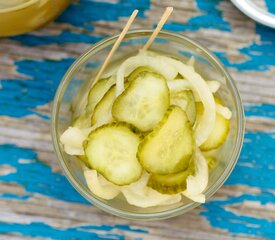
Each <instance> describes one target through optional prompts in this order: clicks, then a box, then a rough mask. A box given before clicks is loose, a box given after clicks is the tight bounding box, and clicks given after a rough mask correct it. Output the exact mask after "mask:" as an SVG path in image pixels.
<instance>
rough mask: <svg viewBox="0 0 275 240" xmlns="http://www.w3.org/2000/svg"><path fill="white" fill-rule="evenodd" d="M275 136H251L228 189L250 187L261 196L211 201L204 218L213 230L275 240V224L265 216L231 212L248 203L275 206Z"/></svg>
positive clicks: (207, 205)
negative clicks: (254, 188)
mask: <svg viewBox="0 0 275 240" xmlns="http://www.w3.org/2000/svg"><path fill="white" fill-rule="evenodd" d="M272 135H273V134H272V133H259V132H258V133H247V134H246V135H245V141H244V145H243V149H242V153H241V156H240V158H239V160H238V162H237V165H236V167H235V169H234V171H233V172H232V174H231V175H230V177H229V179H228V180H227V181H226V183H225V185H227V186H231V185H236V184H240V185H247V186H248V187H257V188H259V190H260V193H259V194H246V193H243V194H241V195H240V196H228V197H227V198H226V199H218V200H212V201H211V200H210V201H209V202H208V203H207V204H205V205H203V206H204V209H205V210H204V211H203V212H201V213H200V214H201V215H202V216H205V217H206V219H207V220H208V221H209V223H210V224H211V226H213V227H215V228H221V229H224V230H227V231H229V232H230V233H231V234H238V235H240V234H242V235H248V236H257V237H264V238H268V239H274V238H273V237H274V229H275V221H274V220H270V219H265V218H262V217H261V216H258V217H257V216H255V217H253V216H247V215H245V214H241V213H240V214H237V213H234V212H233V211H230V210H229V208H230V207H234V205H238V204H242V203H244V202H245V201H252V202H259V203H260V204H262V205H265V204H268V203H269V204H272V203H274V202H275V194H274V192H272V191H274V189H275V181H274V169H275V156H274V152H275V138H274V137H273V136H272Z"/></svg>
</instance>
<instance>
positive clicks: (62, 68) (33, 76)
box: [0, 58, 74, 117]
mask: <svg viewBox="0 0 275 240" xmlns="http://www.w3.org/2000/svg"><path fill="white" fill-rule="evenodd" d="M73 61H74V59H72V58H68V59H63V60H60V61H50V60H44V61H36V60H22V61H18V62H16V66H17V72H18V73H21V74H24V75H26V78H27V79H4V80H1V85H2V89H1V90H0V115H6V116H10V117H23V116H26V115H29V114H33V113H35V108H36V107H38V106H41V105H44V104H47V103H48V102H50V101H52V99H53V97H54V94H55V91H56V89H57V87H58V85H59V82H60V80H61V79H62V77H63V75H64V74H65V72H66V71H67V69H68V68H69V66H70V65H71V64H72V63H73ZM18 102H20V104H18Z"/></svg>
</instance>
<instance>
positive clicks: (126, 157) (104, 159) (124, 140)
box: [84, 123, 142, 186]
mask: <svg viewBox="0 0 275 240" xmlns="http://www.w3.org/2000/svg"><path fill="white" fill-rule="evenodd" d="M139 143H140V137H139V135H137V134H135V133H134V132H133V131H132V130H131V129H130V128H129V127H128V126H127V124H123V123H110V124H106V125H103V126H101V127H99V128H97V129H96V130H94V131H92V132H91V133H90V135H89V137H88V140H87V141H86V142H85V143H84V151H85V155H86V157H87V159H88V162H89V164H90V166H91V168H92V169H95V170H97V171H98V172H99V173H100V174H102V175H103V176H104V177H105V178H106V179H107V180H109V181H110V182H112V183H114V184H116V185H120V186H121V185H127V184H130V183H133V182H135V181H137V180H138V179H139V178H140V176H141V174H142V167H141V165H140V163H139V162H138V160H137V157H136V153H137V148H138V145H139Z"/></svg>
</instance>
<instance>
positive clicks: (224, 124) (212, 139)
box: [196, 97, 230, 151]
mask: <svg viewBox="0 0 275 240" xmlns="http://www.w3.org/2000/svg"><path fill="white" fill-rule="evenodd" d="M215 102H216V104H220V105H222V106H223V103H222V101H221V100H220V99H219V98H217V97H215ZM196 106H197V115H198V116H201V114H202V112H203V105H202V103H201V102H198V103H196ZM229 129H230V120H228V119H226V118H224V117H223V116H222V115H221V114H219V113H217V112H216V120H215V125H214V129H213V130H212V132H211V133H210V135H209V137H208V138H207V139H206V141H205V142H204V143H203V144H202V145H201V146H200V149H201V150H202V151H210V150H213V149H216V148H218V147H220V146H221V145H223V144H224V142H225V140H226V138H227V135H228V133H229Z"/></svg>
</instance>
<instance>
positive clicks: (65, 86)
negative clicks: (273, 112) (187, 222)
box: [51, 29, 244, 220]
mask: <svg viewBox="0 0 275 240" xmlns="http://www.w3.org/2000/svg"><path fill="white" fill-rule="evenodd" d="M151 34H152V31H151V30H144V29H141V30H133V31H129V32H128V33H127V35H126V36H125V38H124V40H123V42H122V44H121V46H120V47H119V49H118V50H117V52H116V53H115V55H114V56H113V58H112V64H117V63H119V62H120V61H121V60H123V59H125V58H126V57H129V56H131V55H134V54H136V53H137V51H138V50H139V49H140V48H141V47H142V46H143V45H144V43H145V42H146V40H147V39H148V37H149V36H150V35H151ZM117 38H118V35H115V36H111V37H108V38H105V39H104V40H102V41H100V42H98V43H97V44H95V45H93V46H91V47H90V48H89V49H88V50H86V51H85V52H84V53H83V54H82V55H81V56H80V57H79V58H78V59H77V60H76V61H75V62H74V63H73V64H72V66H71V67H70V68H69V70H68V71H67V73H66V74H65V76H64V77H63V79H62V81H61V83H60V85H59V87H58V89H57V92H56V95H55V99H54V103H53V107H52V118H51V133H52V140H53V145H54V149H55V152H56V155H57V158H58V161H59V163H60V166H61V168H62V169H63V171H64V173H65V175H66V177H67V178H68V180H69V181H70V183H71V184H72V185H73V186H74V188H75V189H76V190H77V191H78V192H79V193H80V194H81V195H82V196H83V197H84V198H86V199H87V200H88V201H89V202H91V203H92V204H93V205H95V206H97V207H98V208H100V209H102V210H104V211H107V212H109V213H112V214H114V215H117V216H120V217H124V218H128V219H144V220H153V219H163V218H169V217H173V216H177V215H179V214H182V213H184V212H187V211H189V210H191V209H193V208H195V207H196V206H198V205H199V203H195V202H193V201H191V200H188V199H183V200H182V201H181V202H180V203H177V204H172V205H169V206H158V207H150V208H139V207H135V206H132V205H130V204H128V203H127V202H126V201H125V200H124V199H123V196H120V197H116V198H115V199H113V200H104V199H101V198H99V197H97V196H96V195H94V194H93V193H92V192H91V191H90V190H89V188H88V187H87V184H86V181H85V178H84V176H83V170H82V163H81V161H80V160H78V159H77V158H75V157H73V156H69V155H67V154H66V153H65V152H64V149H63V147H62V144H61V143H60V141H59V138H60V135H61V134H62V133H63V132H64V130H65V129H66V128H67V127H68V126H69V125H70V124H71V119H72V111H71V107H72V105H75V104H76V103H77V104H80V105H81V98H83V96H85V95H87V91H88V89H89V85H91V82H92V80H93V78H94V76H95V74H96V73H97V71H98V67H99V66H101V64H102V63H103V61H104V60H105V58H106V56H107V54H108V53H109V51H110V49H111V47H112V46H113V44H114V42H115V41H116V39H117ZM150 50H153V51H158V52H160V53H163V54H167V55H173V56H175V57H177V58H180V59H182V60H186V59H188V58H189V57H190V56H194V58H195V60H196V62H195V69H196V71H197V72H199V73H200V74H201V75H202V76H203V77H204V78H205V79H207V80H216V81H219V82H220V83H221V88H220V89H219V91H218V95H219V97H220V98H221V99H222V100H223V101H224V103H225V104H226V106H228V107H229V108H230V109H231V111H232V113H233V115H232V118H231V120H230V121H231V127H230V132H229V136H228V137H227V140H226V142H225V144H224V145H223V146H222V147H221V148H220V149H219V151H217V153H216V157H217V159H218V162H217V164H216V165H215V166H214V168H213V169H211V171H210V173H209V183H208V186H207V188H206V190H205V191H204V193H205V195H206V199H209V198H210V196H211V195H213V194H214V193H215V192H216V191H217V190H218V189H219V188H220V187H221V186H222V184H223V183H224V181H225V180H226V179H227V178H228V177H229V175H230V173H231V171H232V170H233V168H234V166H235V164H236V162H237V160H238V157H239V154H240V151H241V147H242V143H243V137H244V114H243V107H242V102H241V98H240V95H239V92H238V90H237V87H236V85H235V83H234V81H233V79H232V78H231V76H230V75H229V73H228V72H227V70H226V69H225V67H224V66H223V65H222V63H221V62H220V61H219V60H218V59H217V57H215V56H214V55H213V54H212V53H211V52H210V51H209V50H208V49H206V48H205V47H202V46H201V45H200V44H198V43H196V42H195V41H194V40H191V39H189V38H188V37H186V36H183V35H181V34H177V33H172V32H167V31H161V32H160V33H159V35H158V37H157V38H156V39H155V42H154V44H153V45H152V47H151V48H150ZM112 64H110V65H109V69H107V70H106V72H108V71H111V69H112Z"/></svg>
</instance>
